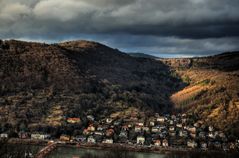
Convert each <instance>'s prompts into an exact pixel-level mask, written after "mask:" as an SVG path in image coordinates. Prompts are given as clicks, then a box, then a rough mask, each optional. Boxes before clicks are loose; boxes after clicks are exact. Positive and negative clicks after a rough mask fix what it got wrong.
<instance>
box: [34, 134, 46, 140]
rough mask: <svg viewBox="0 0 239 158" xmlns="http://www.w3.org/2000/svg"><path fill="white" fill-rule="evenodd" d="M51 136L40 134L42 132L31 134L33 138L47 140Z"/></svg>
mask: <svg viewBox="0 0 239 158" xmlns="http://www.w3.org/2000/svg"><path fill="white" fill-rule="evenodd" d="M49 138H50V135H49V134H40V133H33V134H31V139H38V140H45V139H49Z"/></svg>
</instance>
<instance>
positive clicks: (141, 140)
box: [137, 136, 145, 145]
mask: <svg viewBox="0 0 239 158" xmlns="http://www.w3.org/2000/svg"><path fill="white" fill-rule="evenodd" d="M144 142H145V138H144V137H143V136H138V137H137V144H140V145H143V144H144Z"/></svg>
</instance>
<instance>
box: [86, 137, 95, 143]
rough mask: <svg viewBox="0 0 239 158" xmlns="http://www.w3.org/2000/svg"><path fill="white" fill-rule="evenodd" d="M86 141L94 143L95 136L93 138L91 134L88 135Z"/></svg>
mask: <svg viewBox="0 0 239 158" xmlns="http://www.w3.org/2000/svg"><path fill="white" fill-rule="evenodd" d="M87 142H88V143H96V140H95V138H94V137H93V136H89V137H88V138H87Z"/></svg>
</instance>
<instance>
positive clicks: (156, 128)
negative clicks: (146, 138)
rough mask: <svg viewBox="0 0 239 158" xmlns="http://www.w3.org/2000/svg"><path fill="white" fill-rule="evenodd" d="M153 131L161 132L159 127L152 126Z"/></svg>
mask: <svg viewBox="0 0 239 158" xmlns="http://www.w3.org/2000/svg"><path fill="white" fill-rule="evenodd" d="M151 132H152V133H157V132H159V129H158V127H152V129H151Z"/></svg>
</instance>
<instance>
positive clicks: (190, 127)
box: [187, 126, 197, 133]
mask: <svg viewBox="0 0 239 158" xmlns="http://www.w3.org/2000/svg"><path fill="white" fill-rule="evenodd" d="M187 130H188V131H189V132H190V133H196V130H197V129H196V127H193V126H189V127H187Z"/></svg>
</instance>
